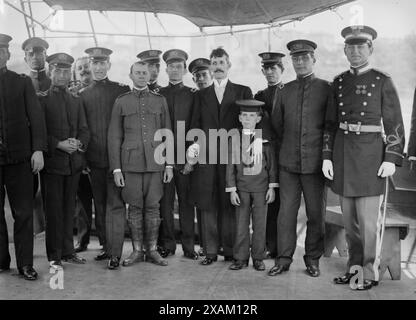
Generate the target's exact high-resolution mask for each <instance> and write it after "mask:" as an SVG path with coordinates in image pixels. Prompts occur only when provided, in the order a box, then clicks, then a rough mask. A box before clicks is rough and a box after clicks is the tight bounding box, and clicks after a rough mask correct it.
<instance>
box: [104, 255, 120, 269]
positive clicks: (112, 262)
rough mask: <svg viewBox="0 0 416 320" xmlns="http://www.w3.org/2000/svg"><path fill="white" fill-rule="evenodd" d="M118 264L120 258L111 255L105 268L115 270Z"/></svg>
mask: <svg viewBox="0 0 416 320" xmlns="http://www.w3.org/2000/svg"><path fill="white" fill-rule="evenodd" d="M119 266H120V258H119V257H111V258H110V260H108V265H107V268H108V269H110V270H115V269H117V268H118V267H119Z"/></svg>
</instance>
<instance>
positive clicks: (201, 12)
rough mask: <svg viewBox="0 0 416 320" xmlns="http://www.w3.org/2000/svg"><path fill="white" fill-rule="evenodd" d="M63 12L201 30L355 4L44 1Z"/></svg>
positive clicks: (333, 0) (331, 0)
mask: <svg viewBox="0 0 416 320" xmlns="http://www.w3.org/2000/svg"><path fill="white" fill-rule="evenodd" d="M44 1H45V2H46V3H47V4H48V5H49V6H51V7H52V6H56V5H58V6H60V7H62V9H64V10H93V11H136V12H151V13H170V14H176V15H179V16H182V17H184V18H186V19H188V20H190V21H191V22H192V23H194V24H195V25H197V26H198V27H212V26H230V25H231V26H235V25H247V24H262V23H264V24H268V23H275V22H278V21H284V20H293V19H301V18H303V17H305V16H308V15H311V14H314V13H319V12H322V11H326V10H328V9H331V8H334V7H337V6H339V5H342V4H345V3H348V2H352V1H353V0H307V1H306V0H117V1H115V0H44Z"/></svg>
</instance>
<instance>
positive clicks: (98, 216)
mask: <svg viewBox="0 0 416 320" xmlns="http://www.w3.org/2000/svg"><path fill="white" fill-rule="evenodd" d="M90 169H91V172H90V177H91V189H92V194H93V198H94V208H95V228H96V230H97V235H98V240H99V241H100V245H102V246H103V249H104V250H106V248H107V247H106V236H105V235H106V230H105V224H106V209H107V190H111V189H112V185H114V181H113V178H112V174H111V179H110V178H109V174H110V173H109V169H108V168H95V167H91V168H90ZM110 184H111V186H110Z"/></svg>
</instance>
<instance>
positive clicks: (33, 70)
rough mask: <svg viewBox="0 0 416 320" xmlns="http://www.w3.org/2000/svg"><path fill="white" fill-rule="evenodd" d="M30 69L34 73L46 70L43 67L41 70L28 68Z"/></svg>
mask: <svg viewBox="0 0 416 320" xmlns="http://www.w3.org/2000/svg"><path fill="white" fill-rule="evenodd" d="M30 71H32V72H34V73H40V72H43V71H46V68H43V69H41V70H35V69H30Z"/></svg>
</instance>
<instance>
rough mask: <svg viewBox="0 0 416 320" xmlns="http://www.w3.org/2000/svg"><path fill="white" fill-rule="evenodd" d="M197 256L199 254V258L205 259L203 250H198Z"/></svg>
mask: <svg viewBox="0 0 416 320" xmlns="http://www.w3.org/2000/svg"><path fill="white" fill-rule="evenodd" d="M198 254H199V256H200V257H205V252H204V249H203V248H199V250H198Z"/></svg>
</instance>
